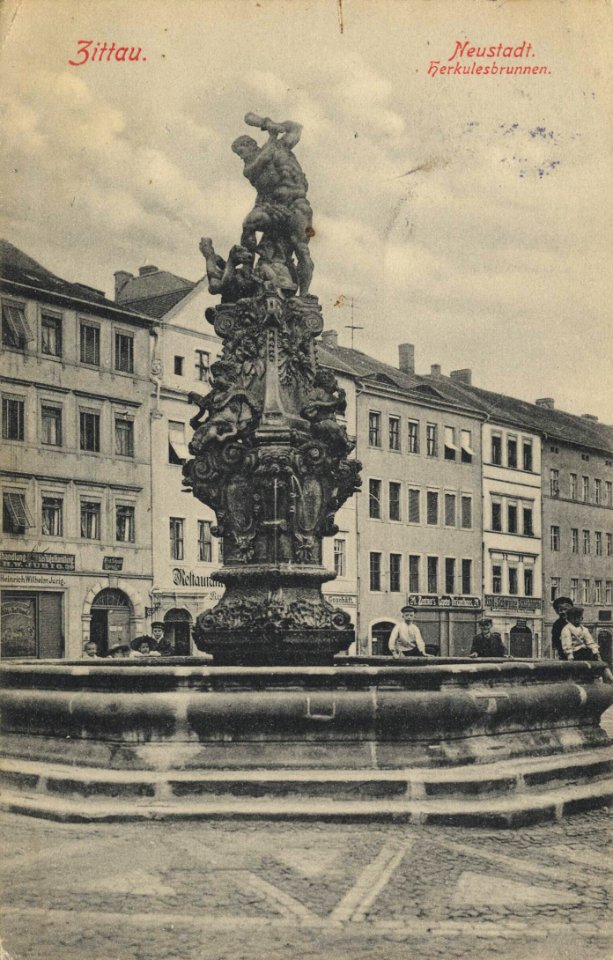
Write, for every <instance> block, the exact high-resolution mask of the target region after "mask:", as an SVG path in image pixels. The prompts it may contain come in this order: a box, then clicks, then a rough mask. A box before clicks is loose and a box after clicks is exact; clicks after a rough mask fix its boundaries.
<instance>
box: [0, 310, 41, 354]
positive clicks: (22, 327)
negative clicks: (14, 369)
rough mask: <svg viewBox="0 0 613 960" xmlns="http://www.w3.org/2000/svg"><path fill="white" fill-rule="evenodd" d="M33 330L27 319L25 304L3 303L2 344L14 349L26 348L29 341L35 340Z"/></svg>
mask: <svg viewBox="0 0 613 960" xmlns="http://www.w3.org/2000/svg"><path fill="white" fill-rule="evenodd" d="M33 339H34V337H33V335H32V331H31V330H30V327H29V325H28V321H27V320H26V308H25V307H24V306H23V304H18V303H3V304H2V344H3V346H5V347H12V348H13V350H25V348H26V344H27V343H28V341H30V340H33Z"/></svg>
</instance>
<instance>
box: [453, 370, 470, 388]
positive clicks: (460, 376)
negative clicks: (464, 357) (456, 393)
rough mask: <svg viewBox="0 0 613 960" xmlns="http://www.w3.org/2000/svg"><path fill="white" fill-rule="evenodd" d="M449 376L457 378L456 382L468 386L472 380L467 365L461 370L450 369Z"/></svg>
mask: <svg viewBox="0 0 613 960" xmlns="http://www.w3.org/2000/svg"><path fill="white" fill-rule="evenodd" d="M449 376H450V377H451V379H452V380H457V381H458V383H465V384H467V385H468V386H469V387H470V385H471V384H472V382H473V372H472V370H471V369H470V368H469V367H464V369H463V370H452V371H451V373H450V374H449Z"/></svg>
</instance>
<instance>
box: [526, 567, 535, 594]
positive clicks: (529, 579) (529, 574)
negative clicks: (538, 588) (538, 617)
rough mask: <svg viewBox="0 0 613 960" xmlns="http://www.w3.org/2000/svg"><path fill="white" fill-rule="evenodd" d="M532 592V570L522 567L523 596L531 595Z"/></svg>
mask: <svg viewBox="0 0 613 960" xmlns="http://www.w3.org/2000/svg"><path fill="white" fill-rule="evenodd" d="M533 593H534V572H533V570H532V569H531V568H530V567H526V568H525V569H524V597H531V596H532V594H533Z"/></svg>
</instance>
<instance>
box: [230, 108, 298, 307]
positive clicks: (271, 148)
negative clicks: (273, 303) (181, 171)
mask: <svg viewBox="0 0 613 960" xmlns="http://www.w3.org/2000/svg"><path fill="white" fill-rule="evenodd" d="M245 123H247V124H249V126H252V127H259V128H260V129H261V130H266V131H267V132H268V141H267V142H266V143H265V144H264V146H262V147H259V146H258V145H257V143H256V141H255V140H254V139H253V138H252V137H248V136H241V137H238V139H236V140H235V141H234V143H233V144H232V150H233V151H234V153H236V154H238V156H239V157H240V158H241V159H242V160H243V162H244V164H245V166H244V169H243V174H244V176H245V177H246V178H247V180H249V183H251V184H252V185H253V186H254V187H255V189H256V191H257V197H256V200H255V206H254V208H253V210H252V211H251V213H249V214H248V215H247V216H246V217H245V220H244V222H243V234H242V237H241V245H242V246H243V247H246V248H247V250H250V251H252V252H255V250H256V248H257V239H256V232H257V231H261V232H262V233H264V234H265V235H266V236H269V237H272V238H281V239H285V240H286V242H287V247H288V250H289V253H290V255H291V254H292V253H293V254H295V256H296V261H297V262H296V273H297V277H298V284H299V291H300V294H301V295H302V296H304V294H306V293H308V291H309V286H310V283H311V278H312V276H313V261H312V260H311V257H310V254H309V240H310V238H311V236H312V233H313V228H312V222H313V211H312V209H311V204H310V203H309V201H308V200H307V198H306V194H307V190H308V186H309V185H308V183H307V179H306V177H305V175H304V173H303V172H302V167H301V166H300V164H299V163H298V161H297V160H296V157H295V156H294V154H293V153H292V149H293V147H295V146H296V144H297V143H298V141H299V140H300V134H301V133H302V127H301V126H300V124H299V123H293V122H292V121H291V120H287V121H285V122H284V123H275V122H274V121H273V120H270V119H269V118H268V117H264V118H262V117H258V116H257V115H256V114H253V113H248V114H246V116H245ZM288 266H289V264H288Z"/></svg>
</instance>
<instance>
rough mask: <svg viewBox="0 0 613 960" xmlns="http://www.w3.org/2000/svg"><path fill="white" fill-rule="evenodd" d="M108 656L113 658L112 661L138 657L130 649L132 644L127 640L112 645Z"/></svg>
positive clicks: (117, 641)
mask: <svg viewBox="0 0 613 960" xmlns="http://www.w3.org/2000/svg"><path fill="white" fill-rule="evenodd" d="M107 656H109V657H111V659H112V660H125V659H128V658H130V657H134V656H136V654H135V653H133V652H132V650H131V649H130V644H129V643H128V641H127V640H121V639H119V640H116V641H115V643H112V644H111V645H110V647H109V648H108V653H107Z"/></svg>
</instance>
